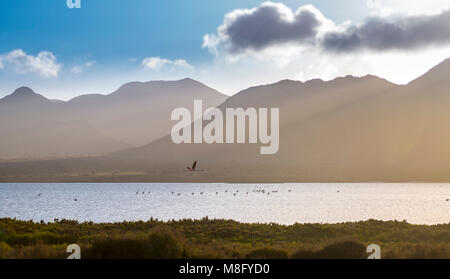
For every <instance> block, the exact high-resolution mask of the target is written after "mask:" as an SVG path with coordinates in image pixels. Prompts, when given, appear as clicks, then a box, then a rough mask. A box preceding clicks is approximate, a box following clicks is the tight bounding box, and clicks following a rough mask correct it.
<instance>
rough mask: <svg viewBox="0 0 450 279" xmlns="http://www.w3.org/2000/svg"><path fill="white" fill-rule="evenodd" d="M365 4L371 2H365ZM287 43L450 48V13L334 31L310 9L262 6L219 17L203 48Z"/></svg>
mask: <svg viewBox="0 0 450 279" xmlns="http://www.w3.org/2000/svg"><path fill="white" fill-rule="evenodd" d="M368 3H371V2H368ZM286 43H289V44H291V45H295V46H309V47H316V48H317V49H321V50H322V51H325V52H335V53H336V52H339V53H350V52H354V51H360V50H371V51H390V50H406V51H408V50H412V49H420V48H424V47H428V46H435V45H445V44H448V43H450V10H445V11H441V12H440V13H435V14H427V15H405V16H402V17H398V16H385V17H381V16H371V17H369V18H367V19H366V20H365V21H364V22H363V23H362V24H359V25H354V24H350V23H345V24H342V25H340V26H338V25H336V24H335V23H333V22H332V21H331V20H329V19H327V18H325V17H324V16H323V15H322V13H321V12H320V11H319V10H317V9H316V8H314V7H313V6H310V5H308V6H302V7H300V8H299V9H298V10H297V11H296V12H293V11H292V10H291V9H290V8H288V7H287V6H285V5H283V4H281V3H277V4H275V3H272V2H265V3H263V4H261V5H260V6H259V7H256V8H253V9H240V10H235V11H233V12H231V13H229V14H227V15H225V19H224V22H223V24H222V25H221V26H219V27H218V29H217V33H216V34H207V35H205V36H204V39H203V47H206V48H208V49H210V51H211V52H213V53H214V54H216V55H217V54H218V53H219V52H222V51H224V52H226V53H228V54H231V55H236V54H241V53H245V52H246V51H256V52H258V51H263V50H265V49H267V48H270V47H272V48H273V47H277V46H281V45H284V44H286Z"/></svg>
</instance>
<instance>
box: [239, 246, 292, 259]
mask: <svg viewBox="0 0 450 279" xmlns="http://www.w3.org/2000/svg"><path fill="white" fill-rule="evenodd" d="M245 257H246V258H247V259H287V258H288V253H287V252H286V251H283V250H279V249H274V248H262V249H257V250H253V251H251V252H250V253H248V254H247V255H246V256H245Z"/></svg>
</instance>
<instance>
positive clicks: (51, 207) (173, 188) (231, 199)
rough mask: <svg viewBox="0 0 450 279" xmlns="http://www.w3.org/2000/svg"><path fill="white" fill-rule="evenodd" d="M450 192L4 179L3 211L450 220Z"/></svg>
mask: <svg viewBox="0 0 450 279" xmlns="http://www.w3.org/2000/svg"><path fill="white" fill-rule="evenodd" d="M172 192H173V193H172ZM201 193H203V194H201ZM447 199H450V184H445V183H444V184H423V183H401V184H391V183H288V184H225V183H202V184H200V183H198V184H190V183H95V184H94V183H92V184H90V183H72V184H69V183H30V184H27V183H24V184H21V183H0V218H3V217H11V218H17V219H21V220H34V221H40V220H44V221H53V220H54V219H73V220H79V221H94V222H118V221H124V220H126V221H136V220H148V219H150V218H151V217H153V218H157V219H160V220H171V219H175V220H178V219H184V218H192V219H200V218H203V217H205V216H208V217H209V218H220V219H233V220H236V221H240V222H248V223H256V222H260V223H269V222H275V223H280V224H293V223H339V222H350V221H361V220H368V219H377V220H400V221H401V220H407V221H408V222H409V223H413V224H440V223H449V222H450V201H447Z"/></svg>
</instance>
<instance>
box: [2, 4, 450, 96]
mask: <svg viewBox="0 0 450 279" xmlns="http://www.w3.org/2000/svg"><path fill="white" fill-rule="evenodd" d="M81 3H82V7H81V9H68V8H67V6H66V0H46V1H36V0H5V1H2V3H1V5H2V6H1V9H0V97H2V96H4V95H7V94H10V93H11V92H12V91H13V90H14V89H15V88H17V87H19V86H23V85H27V86H30V87H32V88H33V89H34V90H35V91H37V92H39V93H41V94H43V95H45V96H47V97H50V98H58V99H64V100H67V99H70V98H71V97H74V96H77V95H80V94H86V93H102V94H106V93H110V92H112V91H114V90H115V89H116V88H117V87H119V86H120V85H121V84H123V83H125V82H128V81H134V80H140V81H148V80H155V79H181V78H184V77H186V76H189V77H192V78H194V79H197V80H199V81H201V82H203V83H205V84H207V85H209V86H211V87H213V88H215V89H218V90H219V91H221V92H223V93H225V94H228V95H231V94H234V93H237V92H238V91H240V90H242V89H245V88H247V87H249V86H252V85H258V84H267V83H272V82H276V81H279V80H281V79H295V80H302V81H304V80H308V79H312V78H322V79H326V80H328V79H332V78H335V77H337V76H343V75H349V74H351V75H357V76H361V75H366V74H375V75H378V76H381V77H384V78H386V79H388V80H390V81H393V82H396V83H407V82H409V81H410V80H412V79H414V78H415V77H417V76H419V75H420V74H422V73H424V72H425V71H426V70H427V69H429V68H430V67H432V66H434V65H435V64H437V63H439V62H441V61H442V60H444V59H446V58H448V57H450V11H449V10H448V8H449V7H450V1H448V0H429V1H422V0H398V1H395V0H368V1H366V0H340V1H339V0H338V1H328V0H317V1H314V0H311V1H299V0H285V1H281V2H261V1H254V0H223V1H219V0H214V1H211V0H166V1H149V0H133V1H123V0H81Z"/></svg>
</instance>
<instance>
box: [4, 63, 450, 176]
mask: <svg viewBox="0 0 450 279" xmlns="http://www.w3.org/2000/svg"><path fill="white" fill-rule="evenodd" d="M166 83H169V84H171V85H172V86H173V87H170V88H172V91H171V93H170V94H169V93H167V84H166ZM156 84H158V86H159V87H158V86H156ZM186 84H189V85H190V86H191V87H189V88H191V90H187V91H188V92H190V93H185V92H186V91H185V87H186ZM150 85H153V86H154V87H157V88H159V90H156V89H155V90H154V92H155V93H154V94H148V93H147V91H146V89H142V91H139V90H138V89H136V87H140V86H150ZM163 85H165V86H166V87H165V86H163ZM135 86H136V87H135ZM196 88H202V89H203V90H204V91H203V93H202V95H201V97H202V98H207V99H208V100H209V103H208V104H206V105H204V107H209V106H211V105H213V106H217V107H218V108H219V109H221V110H222V111H224V110H225V109H226V108H235V107H243V108H248V107H255V108H261V107H266V108H270V107H277V108H279V109H280V149H279V152H278V153H277V154H275V155H261V154H260V153H259V147H260V145H259V144H211V145H208V144H180V145H176V144H174V143H172V141H171V139H170V136H168V134H169V133H170V128H171V125H173V122H172V123H170V121H169V120H170V112H169V111H170V110H169V108H168V106H167V104H168V103H164V100H166V99H165V97H162V96H161V95H165V94H169V95H170V96H172V98H171V100H175V99H176V100H177V101H179V103H177V106H180V104H181V103H182V104H181V106H185V107H190V106H192V103H193V99H192V96H193V95H195V93H194V92H197V91H196ZM24 90H25V89H21V90H20V91H24ZM25 91H29V90H28V89H26V90H25ZM117 92H119V93H117ZM120 92H137V93H134V94H133V96H139V97H142V96H145V97H149V98H150V97H151V99H152V100H153V99H158V100H159V101H158V104H160V105H159V107H160V108H162V109H163V110H161V111H154V114H153V115H155V116H154V117H155V118H158V120H159V121H162V122H164V123H162V122H158V123H162V124H161V126H158V125H157V124H155V122H148V121H150V120H151V119H150V118H140V117H136V115H138V114H131V116H130V115H129V114H128V113H129V112H128V111H127V110H128V109H132V108H134V106H135V105H137V103H136V102H134V103H133V101H132V100H129V99H128V98H126V97H123V96H128V93H120ZM139 92H140V93H139ZM181 92H183V93H181ZM29 93H30V92H29ZM116 94H118V95H119V96H120V95H122V98H119V97H115V95H116ZM12 95H13V96H14V95H17V96H16V98H12V97H11V96H9V97H6V98H4V99H2V100H1V101H0V114H3V113H4V111H3V107H13V106H18V105H19V104H21V106H23V107H25V108H26V107H27V106H28V107H30V106H31V107H40V106H47V107H53V106H58V107H59V108H62V107H63V106H65V107H64V110H63V109H61V110H60V111H59V113H61V112H66V111H68V115H71V116H72V117H67V118H64V121H67V122H64V123H69V121H73V122H70V123H71V125H74V126H76V125H78V126H76V127H77V129H79V130H80V131H81V130H82V129H85V130H84V131H86V130H88V129H89V127H93V129H95V130H96V131H98V132H97V133H92V135H91V136H92V137H95V140H96V141H98V142H101V141H102V140H105V139H110V141H108V144H109V145H106V144H105V149H106V147H108V149H109V150H110V151H111V152H107V150H104V149H103V150H99V152H98V153H103V155H101V156H96V157H84V158H73V159H70V158H69V159H55V160H41V161H27V162H23V161H22V162H6V163H2V164H0V180H2V181H128V182H131V181H183V182H188V181H227V182H305V181H311V182H312V181H333V182H337V181H346V182H352V181H402V182H406V181H447V182H448V181H450V171H449V170H450V60H445V61H443V62H442V63H440V64H439V65H437V66H435V67H434V68H432V69H431V70H429V71H428V72H426V73H425V74H424V75H422V76H420V77H418V78H417V79H415V80H413V81H412V82H410V83H408V84H406V85H397V84H393V83H391V82H389V81H387V80H384V79H381V78H378V77H376V76H364V77H353V76H346V77H340V78H336V79H334V80H331V81H322V80H319V79H316V80H310V81H307V82H300V81H292V80H283V81H280V82H277V83H274V84H268V85H262V86H256V87H252V88H248V89H246V90H243V91H241V92H239V93H237V94H235V95H233V96H231V97H229V98H226V97H225V96H223V95H222V94H220V93H219V92H217V91H215V90H213V89H210V88H208V87H206V86H204V85H201V84H200V83H198V82H195V81H193V80H182V81H177V82H156V83H155V82H150V83H144V84H134V83H132V84H129V85H124V87H123V88H121V89H119V90H118V91H116V92H115V93H113V94H111V95H108V96H98V95H88V96H82V97H79V98H76V99H73V100H71V101H69V102H67V103H55V102H54V101H49V100H45V98H44V99H43V97H42V96H39V95H33V96H34V97H33V101H32V100H30V101H29V103H26V102H25V101H24V100H23V98H22V97H21V96H22V94H20V95H19V94H17V93H16V94H12ZM179 95H182V96H186V98H178V97H177V96H179ZM188 95H189V96H190V97H187V96H188ZM195 97H196V96H195ZM115 98H118V99H115ZM136 98H137V97H136ZM209 98H210V99H209ZM119 99H120V100H119ZM181 100H183V101H181ZM34 102H35V103H36V104H39V106H38V105H35V106H33V105H30V104H31V103H34ZM79 102H85V103H84V105H82V106H77V103H79ZM8 103H9V105H7V106H5V104H8ZM110 103H114V104H116V106H114V105H111V104H110ZM122 103H125V104H124V105H122ZM204 103H205V101H204ZM106 104H108V105H106ZM162 104H165V105H166V106H163V105H162ZM71 107H73V109H71ZM98 107H104V108H103V109H100V110H97V108H98ZM110 108H111V109H110ZM83 109H84V110H83ZM121 109H124V112H123V115H124V116H127V117H124V118H123V119H122V118H121V119H120V120H118V119H116V120H115V121H111V120H110V119H109V118H108V117H109V116H110V115H112V114H114V113H112V112H116V113H117V115H122V111H121ZM99 111H100V112H102V113H98V112H99ZM119 111H120V113H118V112H119ZM142 111H145V109H143V110H142ZM107 112H111V114H107ZM36 113H37V112H36ZM49 113H50V112H49ZM52 113H54V112H52ZM79 113H82V114H83V115H84V116H85V117H82V118H80V117H75V116H77V115H78V114H79ZM25 115H26V114H25ZM42 116H43V117H44V116H45V115H42ZM133 117H134V118H133ZM94 118H95V121H94V120H92V119H94ZM19 119H21V118H19ZM27 119H30V118H27ZM47 119H48V121H50V119H51V117H50V118H47ZM124 119H127V120H126V121H125V120H124ZM136 119H140V120H143V121H142V122H137V121H136ZM165 119H167V122H165ZM81 120H83V121H81ZM1 121H2V123H1V129H5V128H3V126H4V123H8V122H5V120H4V119H3V116H2V120H1ZM10 121H12V120H10ZM76 121H80V122H76ZM121 121H124V122H121ZM115 122H116V123H122V124H121V127H124V128H123V129H122V128H120V127H117V129H113V128H112V127H111V126H113V124H111V123H115ZM14 123H16V122H14ZM19 123H20V122H19ZM76 123H78V124H76ZM81 123H86V124H85V126H82V125H81ZM105 123H110V125H109V126H108V125H106V124H105ZM149 123H150V124H149ZM22 124H24V125H25V124H27V121H25V120H24V121H23V122H22ZM100 124H102V125H100ZM127 125H132V126H133V127H128V126H127ZM154 125H156V126H155V129H154V130H155V132H153V131H151V132H147V134H145V136H144V135H142V134H139V135H136V134H137V133H134V132H135V131H142V127H145V126H147V127H149V129H150V130H153V126H154ZM105 127H106V128H105ZM60 129H61V132H60V133H59V134H64V129H63V128H60ZM121 131H124V133H126V134H127V135H123V136H118V135H120V134H121ZM80 133H84V132H80ZM111 139H112V140H111ZM2 140H3V136H2ZM145 141H147V142H145ZM2 149H3V148H2ZM12 154H17V153H12ZM193 161H197V162H198V168H199V171H198V172H187V171H185V169H186V166H188V165H191V164H192V162H193Z"/></svg>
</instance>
